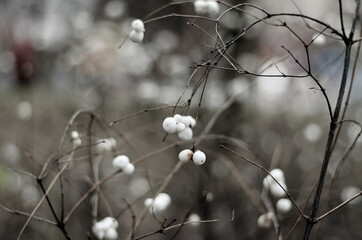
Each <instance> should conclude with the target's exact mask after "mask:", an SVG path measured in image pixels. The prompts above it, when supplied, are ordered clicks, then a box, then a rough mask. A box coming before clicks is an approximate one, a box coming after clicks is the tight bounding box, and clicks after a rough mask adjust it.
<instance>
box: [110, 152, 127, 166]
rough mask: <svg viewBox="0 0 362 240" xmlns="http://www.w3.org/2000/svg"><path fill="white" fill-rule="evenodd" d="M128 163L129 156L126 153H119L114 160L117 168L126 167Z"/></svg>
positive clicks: (113, 163)
mask: <svg viewBox="0 0 362 240" xmlns="http://www.w3.org/2000/svg"><path fill="white" fill-rule="evenodd" d="M128 164H129V158H128V157H127V156H126V155H118V156H117V157H115V158H114V159H113V161H112V165H113V167H115V168H116V169H124V168H126V166H127V165H128Z"/></svg>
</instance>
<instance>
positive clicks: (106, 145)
mask: <svg viewBox="0 0 362 240" xmlns="http://www.w3.org/2000/svg"><path fill="white" fill-rule="evenodd" d="M116 144H117V142H116V139H114V138H112V137H111V138H103V139H99V143H98V144H97V145H96V146H95V149H96V152H97V153H104V152H110V151H112V149H113V148H114V147H115V146H116Z"/></svg>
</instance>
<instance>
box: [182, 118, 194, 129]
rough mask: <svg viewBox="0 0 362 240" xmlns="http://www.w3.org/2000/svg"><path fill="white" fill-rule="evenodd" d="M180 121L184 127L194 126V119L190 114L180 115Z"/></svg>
mask: <svg viewBox="0 0 362 240" xmlns="http://www.w3.org/2000/svg"><path fill="white" fill-rule="evenodd" d="M182 123H183V124H185V126H186V127H195V125H196V120H195V118H193V117H192V116H182Z"/></svg>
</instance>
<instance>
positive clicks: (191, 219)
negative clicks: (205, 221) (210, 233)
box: [187, 213, 201, 227]
mask: <svg viewBox="0 0 362 240" xmlns="http://www.w3.org/2000/svg"><path fill="white" fill-rule="evenodd" d="M187 221H188V222H191V223H190V224H191V225H192V226H195V227H196V226H199V225H200V221H201V218H200V216H199V215H198V214H196V213H193V214H191V215H190V216H189V218H188V219H187Z"/></svg>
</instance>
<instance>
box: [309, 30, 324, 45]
mask: <svg viewBox="0 0 362 240" xmlns="http://www.w3.org/2000/svg"><path fill="white" fill-rule="evenodd" d="M312 39H314V43H315V44H316V45H323V44H325V43H326V37H325V36H324V35H323V34H319V33H315V34H314V35H313V36H312Z"/></svg>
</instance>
